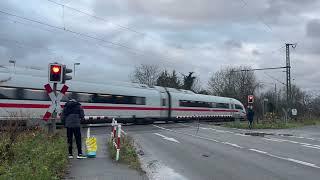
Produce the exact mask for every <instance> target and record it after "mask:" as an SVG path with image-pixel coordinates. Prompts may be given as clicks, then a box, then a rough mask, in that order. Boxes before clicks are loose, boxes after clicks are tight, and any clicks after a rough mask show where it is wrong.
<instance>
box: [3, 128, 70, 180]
mask: <svg viewBox="0 0 320 180" xmlns="http://www.w3.org/2000/svg"><path fill="white" fill-rule="evenodd" d="M8 138H9V136H8V135H3V137H2V138H1V140H0V148H1V149H3V148H4V147H5V146H8V143H7V142H8V141H9V140H8ZM65 139H66V138H65V137H63V136H61V135H59V134H58V135H55V136H48V135H46V133H45V132H42V131H40V130H32V131H24V132H20V133H19V135H17V137H16V140H15V142H14V143H13V144H12V145H11V147H10V150H9V151H11V152H5V153H3V151H1V152H2V153H1V154H0V156H1V157H0V158H2V161H1V164H0V179H59V178H61V177H62V176H63V174H64V170H65V168H66V165H67V162H68V160H67V153H66V150H67V143H66V140H65ZM10 154H11V155H10ZM9 155H10V156H9Z"/></svg>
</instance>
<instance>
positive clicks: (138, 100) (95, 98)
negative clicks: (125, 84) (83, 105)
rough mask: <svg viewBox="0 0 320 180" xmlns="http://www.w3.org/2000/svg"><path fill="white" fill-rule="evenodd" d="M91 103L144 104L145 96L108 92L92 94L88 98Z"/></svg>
mask: <svg viewBox="0 0 320 180" xmlns="http://www.w3.org/2000/svg"><path fill="white" fill-rule="evenodd" d="M89 102H91V103H107V104H137V105H145V104H146V98H145V97H135V96H122V95H110V94H93V95H91V98H90V100H89Z"/></svg>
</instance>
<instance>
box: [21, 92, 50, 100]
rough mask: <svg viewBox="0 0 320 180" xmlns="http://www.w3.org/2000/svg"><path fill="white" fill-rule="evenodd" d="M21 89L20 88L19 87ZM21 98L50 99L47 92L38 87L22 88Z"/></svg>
mask: <svg viewBox="0 0 320 180" xmlns="http://www.w3.org/2000/svg"><path fill="white" fill-rule="evenodd" d="M21 90H22V89H21ZM20 93H22V94H21V95H20V96H21V99H25V100H36V101H50V98H49V96H48V94H47V93H46V92H45V91H44V90H40V89H24V90H22V92H20Z"/></svg>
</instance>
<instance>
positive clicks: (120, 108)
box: [0, 73, 245, 122]
mask: <svg viewBox="0 0 320 180" xmlns="http://www.w3.org/2000/svg"><path fill="white" fill-rule="evenodd" d="M0 79H1V73H0ZM46 83H47V79H46V78H41V77H32V76H26V75H14V76H12V77H11V78H10V79H8V80H7V81H0V118H1V119H8V118H10V117H12V116H25V117H30V118H41V117H42V116H43V114H44V113H45V112H46V111H47V109H48V107H49V106H50V104H51V101H50V99H49V96H48V95H47V93H46V92H45V90H44V88H43V85H44V84H46ZM68 86H69V87H70V88H69V90H68V92H67V93H66V97H64V98H63V99H62V105H63V104H64V103H65V102H66V100H67V97H70V98H73V99H76V100H78V101H79V102H80V103H81V104H82V106H83V108H84V110H85V114H86V119H91V120H93V121H94V120H96V119H105V120H109V121H110V119H112V118H114V117H115V118H117V119H119V120H120V121H122V122H140V121H149V122H154V121H157V120H165V121H169V120H173V121H178V120H188V119H203V120H204V119H206V120H209V119H211V120H217V119H220V120H221V119H224V120H232V119H234V118H236V117H237V118H243V117H244V116H245V109H244V107H243V105H242V104H241V103H240V102H239V101H237V100H235V99H232V98H225V97H217V96H209V95H200V94H196V93H194V92H191V91H187V90H181V89H174V88H164V87H159V86H155V87H149V86H147V85H143V84H136V83H122V82H108V83H105V84H102V83H99V84H98V83H88V82H79V81H70V82H69V83H68ZM59 88H61V85H58V89H59Z"/></svg>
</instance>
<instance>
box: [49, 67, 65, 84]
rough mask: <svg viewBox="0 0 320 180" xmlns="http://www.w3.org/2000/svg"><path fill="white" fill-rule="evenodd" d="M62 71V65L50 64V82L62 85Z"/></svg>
mask: <svg viewBox="0 0 320 180" xmlns="http://www.w3.org/2000/svg"><path fill="white" fill-rule="evenodd" d="M62 71H63V66H62V65H61V64H56V63H54V64H49V82H53V83H61V82H62Z"/></svg>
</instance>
